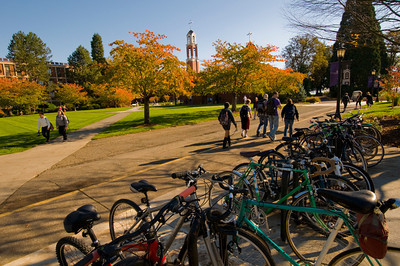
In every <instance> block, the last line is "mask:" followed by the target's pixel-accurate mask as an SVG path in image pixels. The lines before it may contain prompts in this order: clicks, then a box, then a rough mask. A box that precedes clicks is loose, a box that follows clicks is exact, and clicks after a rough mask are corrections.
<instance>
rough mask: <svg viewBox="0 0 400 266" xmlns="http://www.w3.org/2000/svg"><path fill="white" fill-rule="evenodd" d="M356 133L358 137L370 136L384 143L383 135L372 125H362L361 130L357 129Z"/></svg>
mask: <svg viewBox="0 0 400 266" xmlns="http://www.w3.org/2000/svg"><path fill="white" fill-rule="evenodd" d="M354 132H355V134H356V135H369V136H372V137H375V138H377V139H378V140H379V141H382V133H381V132H380V131H379V130H378V129H377V128H376V127H375V126H373V125H371V124H366V123H362V124H361V128H360V127H359V128H356V129H355V130H354Z"/></svg>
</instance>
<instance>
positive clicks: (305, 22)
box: [285, 0, 400, 45]
mask: <svg viewBox="0 0 400 266" xmlns="http://www.w3.org/2000/svg"><path fill="white" fill-rule="evenodd" d="M349 2H354V1H345V0H293V1H290V3H289V2H288V6H287V7H286V8H285V10H286V17H287V18H288V20H289V23H290V25H291V26H292V27H294V28H296V29H300V30H301V31H302V32H307V33H310V34H312V35H314V36H317V37H318V38H320V39H326V40H331V41H335V35H336V33H337V31H338V28H339V25H338V23H337V19H338V18H339V17H340V16H341V15H342V14H343V12H344V10H345V9H346V6H347V5H348V3H349ZM356 2H357V4H358V6H360V7H361V6H366V7H368V6H370V5H372V4H373V5H374V6H375V8H376V10H377V14H378V16H377V18H376V21H377V23H378V24H380V25H384V28H382V30H381V29H379V30H377V29H376V27H375V22H374V21H371V20H370V15H369V14H366V13H360V12H359V10H357V9H352V10H349V12H350V13H351V16H352V17H354V19H355V20H356V21H357V23H358V24H359V26H360V29H361V30H362V33H363V34H370V35H375V37H376V36H378V37H380V38H384V39H385V40H386V41H387V42H389V43H393V44H397V45H400V40H399V39H398V38H393V35H391V34H390V33H397V32H399V31H400V23H399V22H400V12H399V11H400V2H399V1H397V0H374V1H372V0H357V1H356Z"/></svg>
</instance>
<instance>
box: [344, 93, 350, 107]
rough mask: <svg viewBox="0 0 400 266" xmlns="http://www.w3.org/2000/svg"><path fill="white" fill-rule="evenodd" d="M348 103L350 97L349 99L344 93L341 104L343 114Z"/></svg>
mask: <svg viewBox="0 0 400 266" xmlns="http://www.w3.org/2000/svg"><path fill="white" fill-rule="evenodd" d="M349 102H350V97H349V94H348V93H347V92H346V93H345V94H344V95H343V97H342V103H343V105H344V109H343V112H345V111H346V107H347V104H348V103H349Z"/></svg>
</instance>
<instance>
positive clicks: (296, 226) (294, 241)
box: [284, 181, 357, 263]
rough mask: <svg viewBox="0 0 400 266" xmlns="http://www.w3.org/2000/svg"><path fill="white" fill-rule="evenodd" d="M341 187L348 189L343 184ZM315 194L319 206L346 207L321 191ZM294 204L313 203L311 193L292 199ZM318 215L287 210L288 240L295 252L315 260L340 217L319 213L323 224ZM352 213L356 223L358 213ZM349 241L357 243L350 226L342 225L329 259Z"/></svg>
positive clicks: (307, 204)
mask: <svg viewBox="0 0 400 266" xmlns="http://www.w3.org/2000/svg"><path fill="white" fill-rule="evenodd" d="M343 182H346V181H343ZM342 189H343V190H345V189H344V188H343V187H342ZM347 189H349V190H352V186H351V185H349V186H348V187H347ZM313 196H314V200H315V203H316V206H317V207H318V208H324V209H329V210H332V209H343V208H342V207H340V206H339V205H337V204H335V203H333V202H331V201H329V200H326V199H325V198H323V197H321V196H319V195H318V194H315V195H313ZM292 206H299V207H310V206H311V204H310V194H309V193H303V194H300V195H299V196H297V197H296V199H295V200H294V201H293V203H292ZM316 217H317V216H314V215H313V214H312V213H305V212H299V211H292V210H288V211H287V212H286V217H285V223H284V227H285V233H286V239H287V242H288V244H289V246H290V247H291V248H292V250H293V252H294V253H295V254H296V256H297V257H298V258H299V259H300V260H301V261H304V262H310V261H313V262H315V261H316V259H317V258H318V255H319V253H320V251H321V250H322V248H323V246H324V244H325V242H326V240H327V237H328V236H329V233H330V230H331V229H332V228H333V227H334V225H335V223H336V221H337V219H338V218H337V217H336V216H331V215H318V218H319V219H320V220H322V222H323V223H324V226H322V225H321V224H319V223H318V221H317V219H316ZM350 217H351V221H352V223H353V224H355V223H356V222H357V219H356V216H355V213H351V214H350ZM348 245H356V242H355V241H354V239H353V237H352V236H351V235H350V234H349V231H348V228H347V227H345V226H343V227H342V229H341V231H340V232H339V235H338V236H337V237H336V239H335V240H334V243H333V245H332V246H331V248H330V250H329V251H330V252H329V253H328V254H327V257H326V258H325V259H326V260H327V261H328V262H329V261H330V260H331V259H332V258H333V257H334V256H335V255H336V254H337V252H339V251H341V250H342V249H344V248H347V247H348ZM327 261H323V263H327Z"/></svg>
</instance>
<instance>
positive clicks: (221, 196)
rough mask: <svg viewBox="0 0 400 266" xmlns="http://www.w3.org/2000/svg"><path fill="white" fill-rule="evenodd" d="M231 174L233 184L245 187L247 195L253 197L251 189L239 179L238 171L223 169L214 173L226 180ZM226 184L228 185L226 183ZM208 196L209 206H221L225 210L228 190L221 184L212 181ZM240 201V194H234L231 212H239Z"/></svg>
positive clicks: (237, 186) (240, 187)
mask: <svg viewBox="0 0 400 266" xmlns="http://www.w3.org/2000/svg"><path fill="white" fill-rule="evenodd" d="M231 176H233V184H235V186H236V188H239V189H242V188H246V190H247V191H248V197H249V198H251V199H253V198H254V194H253V189H252V188H251V187H250V186H249V185H248V184H247V183H246V182H245V181H243V180H241V175H240V173H239V172H235V171H224V172H221V173H219V174H217V175H216V177H217V178H219V179H221V180H222V181H228V180H229V178H230V177H231ZM226 186H228V184H227V183H226ZM208 198H209V200H208V202H209V205H210V207H211V208H222V209H224V210H225V209H226V208H227V202H226V200H227V199H228V198H229V191H227V190H225V189H223V188H222V187H221V184H219V183H212V184H211V186H210V190H209V193H208ZM241 201H242V194H241V193H238V194H236V195H235V197H234V198H233V203H232V204H233V205H232V213H234V214H237V213H238V212H239V210H240V204H241ZM248 218H249V219H250V218H251V213H250V214H249V217H248Z"/></svg>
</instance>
